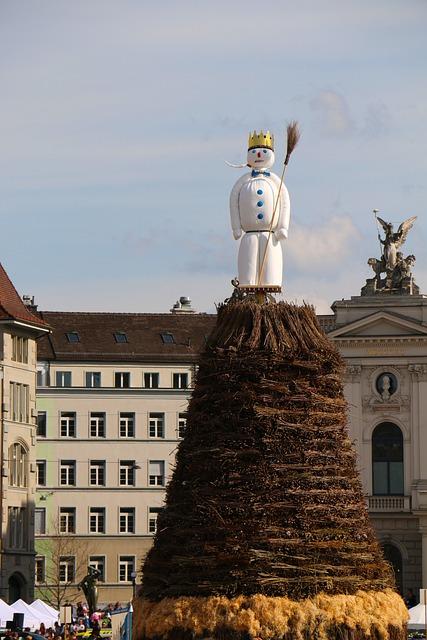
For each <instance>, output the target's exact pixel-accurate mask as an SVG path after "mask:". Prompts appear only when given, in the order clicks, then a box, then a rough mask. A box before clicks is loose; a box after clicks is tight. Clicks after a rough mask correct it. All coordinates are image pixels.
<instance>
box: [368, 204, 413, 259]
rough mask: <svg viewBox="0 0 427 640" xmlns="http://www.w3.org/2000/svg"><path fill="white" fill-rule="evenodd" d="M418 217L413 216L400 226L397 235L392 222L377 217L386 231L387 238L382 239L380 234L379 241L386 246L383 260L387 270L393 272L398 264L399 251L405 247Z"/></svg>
mask: <svg viewBox="0 0 427 640" xmlns="http://www.w3.org/2000/svg"><path fill="white" fill-rule="evenodd" d="M416 219H417V216H412V217H411V218H408V219H407V220H405V221H404V222H402V224H401V225H400V226H399V228H398V230H397V232H396V233H394V228H393V225H392V223H391V222H385V220H383V219H382V218H379V217H377V220H378V222H379V223H380V224H381V226H382V228H383V229H384V233H385V238H384V240H382V239H381V236H380V234H378V239H379V241H380V242H381V244H382V245H383V246H384V249H383V259H384V266H385V268H386V270H393V269H394V268H395V266H396V262H397V253H398V251H397V250H398V249H399V248H400V247H401V246H402V245H403V243H404V242H405V240H406V237H407V235H408V233H409V231H410V229H412V227H413V224H414V222H415V220H416Z"/></svg>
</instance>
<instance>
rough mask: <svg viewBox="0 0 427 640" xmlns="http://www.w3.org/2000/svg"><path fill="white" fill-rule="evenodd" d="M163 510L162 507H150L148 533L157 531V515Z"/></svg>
mask: <svg viewBox="0 0 427 640" xmlns="http://www.w3.org/2000/svg"><path fill="white" fill-rule="evenodd" d="M160 511H161V508H160V507H150V509H149V511H148V533H153V534H154V533H156V531H157V516H158V515H159V513H160Z"/></svg>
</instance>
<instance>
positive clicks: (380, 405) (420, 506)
mask: <svg viewBox="0 0 427 640" xmlns="http://www.w3.org/2000/svg"><path fill="white" fill-rule="evenodd" d="M332 309H333V312H334V315H333V317H330V318H325V320H324V322H327V323H328V325H329V326H328V328H329V331H328V333H329V337H330V338H331V339H332V340H333V341H334V342H335V343H336V345H337V346H338V348H339V350H340V351H341V353H342V355H343V356H344V359H345V361H346V364H347V370H346V378H345V394H346V397H347V400H348V402H349V408H350V416H349V418H350V419H349V429H350V434H351V436H352V438H353V439H354V441H355V445H356V448H357V452H358V457H359V464H360V470H361V477H362V482H363V486H364V489H365V491H366V495H367V503H368V508H369V512H370V514H371V518H372V521H373V524H374V526H375V528H376V530H377V533H378V537H379V539H380V541H381V544H382V545H383V547H384V551H385V554H386V556H387V558H388V559H389V560H390V561H391V562H392V564H393V566H394V568H395V574H396V579H397V582H398V585H399V587H400V589H401V590H402V592H406V590H407V589H408V588H413V589H414V590H416V591H415V592H416V593H417V592H418V589H419V588H420V587H421V586H423V587H425V586H426V585H427V461H426V455H425V454H426V453H427V296H423V295H418V294H414V295H393V294H392V293H387V292H385V293H383V294H380V295H373V296H360V297H352V298H351V299H350V300H341V301H339V302H335V303H334V304H333V305H332Z"/></svg>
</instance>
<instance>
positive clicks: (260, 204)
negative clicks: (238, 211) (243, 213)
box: [256, 200, 264, 207]
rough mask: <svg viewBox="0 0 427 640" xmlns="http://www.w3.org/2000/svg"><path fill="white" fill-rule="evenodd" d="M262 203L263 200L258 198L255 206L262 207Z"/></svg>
mask: <svg viewBox="0 0 427 640" xmlns="http://www.w3.org/2000/svg"><path fill="white" fill-rule="evenodd" d="M263 204H264V203H263V201H262V200H258V202H257V203H256V206H257V207H262V205H263Z"/></svg>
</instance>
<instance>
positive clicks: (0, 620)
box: [0, 600, 14, 627]
mask: <svg viewBox="0 0 427 640" xmlns="http://www.w3.org/2000/svg"><path fill="white" fill-rule="evenodd" d="M13 613H14V611H13V609H11V607H9V605H8V604H6V602H4V601H3V600H0V627H5V626H6V622H7V621H8V620H13Z"/></svg>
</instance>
